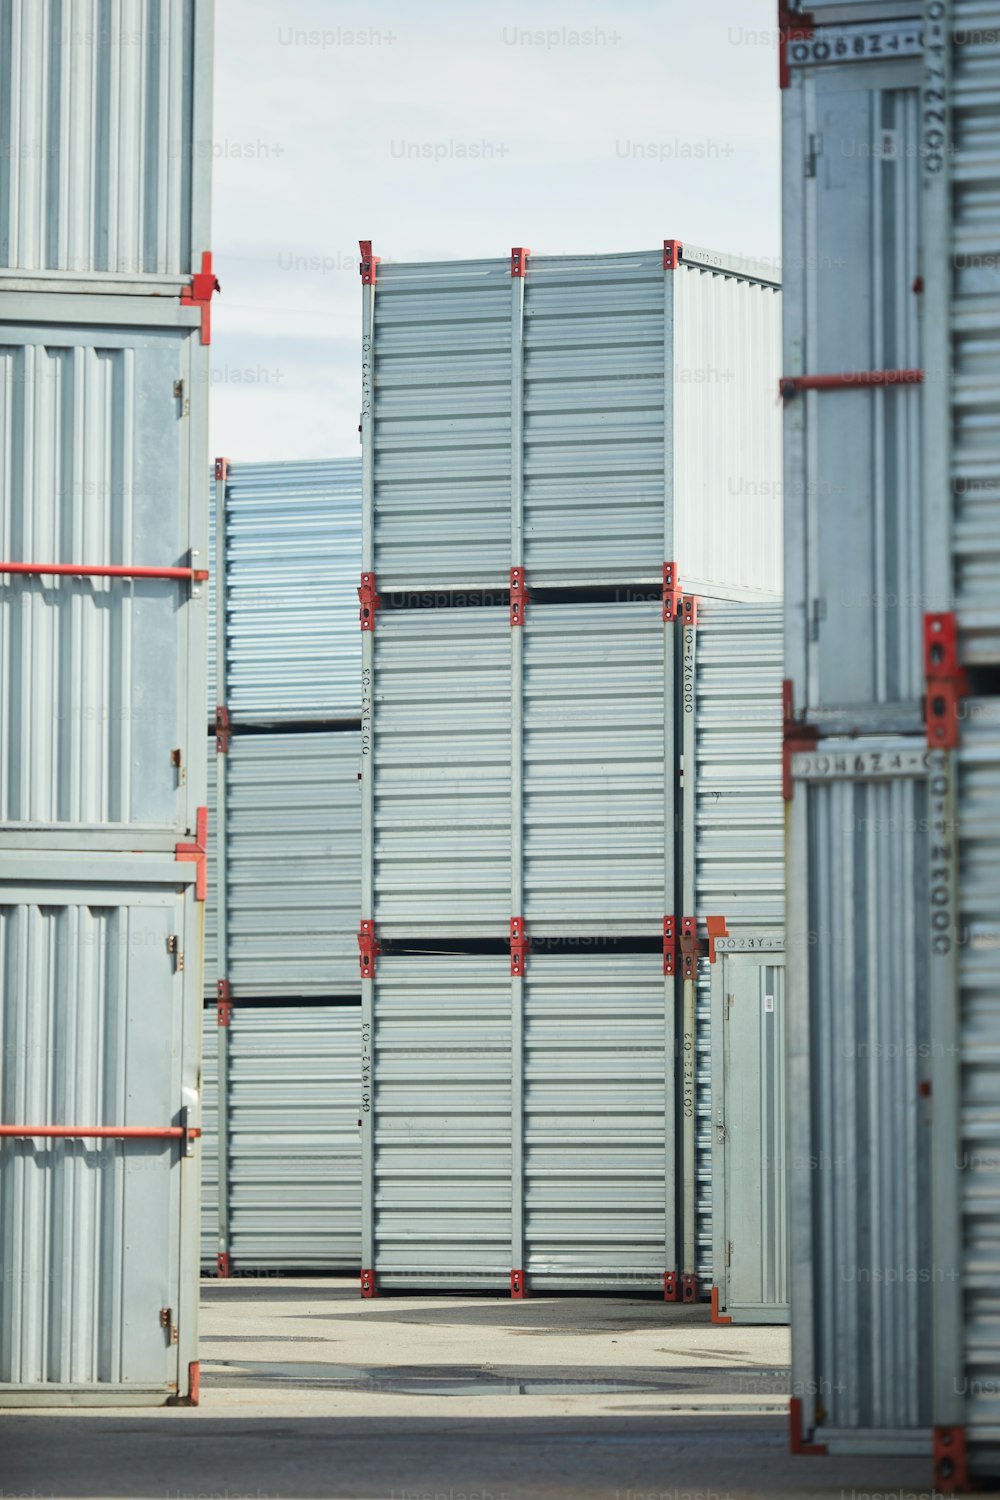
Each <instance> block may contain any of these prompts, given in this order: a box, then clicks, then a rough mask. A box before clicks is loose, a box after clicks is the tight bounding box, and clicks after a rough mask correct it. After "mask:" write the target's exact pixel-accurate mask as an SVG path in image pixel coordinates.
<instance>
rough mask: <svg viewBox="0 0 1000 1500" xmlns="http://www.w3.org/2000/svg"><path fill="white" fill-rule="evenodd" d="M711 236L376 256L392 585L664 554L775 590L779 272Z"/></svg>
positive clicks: (543, 575) (582, 573)
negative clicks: (458, 255)
mask: <svg viewBox="0 0 1000 1500" xmlns="http://www.w3.org/2000/svg"><path fill="white" fill-rule="evenodd" d="M698 255H699V256H700V258H694V259H692V260H691V263H690V264H688V263H687V262H685V263H684V265H683V266H682V268H681V270H680V271H679V272H677V273H675V272H672V271H665V270H664V266H663V260H664V256H663V250H662V248H661V249H659V250H655V251H652V250H649V251H642V252H636V253H632V254H627V255H597V256H562V257H551V256H531V257H529V260H528V269H527V274H526V276H525V277H524V278H523V280H522V278H519V277H511V275H510V264H509V261H507V260H506V259H505V260H503V261H499V260H497V261H494V260H486V261H469V262H456V263H454V264H448V263H443V264H433V265H401V264H386V265H382V266H380V267H379V268H378V273H377V281H376V285H375V297H374V315H373V317H374V321H373V329H374V333H373V358H372V368H373V372H374V405H373V408H372V416H373V421H372V422H371V423H370V424H368V423H367V422H365V421H364V418H365V416H366V415H367V411H365V412H363V426H364V427H365V437H364V441H365V443H366V444H367V445H369V446H370V451H371V458H372V465H373V498H372V505H373V511H372V514H371V515H369V516H368V517H367V518H366V522H365V524H366V525H367V526H369V527H370V533H369V534H370V537H371V542H372V558H373V566H374V569H375V573H376V577H377V579H378V582H379V584H380V586H381V587H382V588H384V589H411V590H420V589H435V588H478V587H487V588H488V587H494V588H503V587H505V586H506V584H507V581H508V570H509V568H510V567H511V566H514V565H520V564H521V563H522V562H523V563H524V565H525V566H526V568H527V574H528V578H529V581H530V582H532V583H534V584H536V585H541V584H558V585H567V584H582V583H605V584H606V583H616V582H617V583H622V582H629V583H639V582H647V583H654V584H658V583H659V582H660V579H661V576H662V564H663V562H664V560H665V559H667V560H673V561H675V562H678V563H679V565H680V568H681V572H682V576H683V578H684V579H685V581H687V580H688V577H689V575H690V578H691V581H692V582H693V584H695V585H697V586H699V587H708V586H711V587H713V588H715V589H716V590H717V591H718V590H720V589H721V590H723V591H728V592H733V591H735V592H736V593H737V594H744V593H746V591H747V590H748V589H749V591H750V593H751V594H754V593H757V592H760V591H762V590H763V591H768V590H770V591H772V592H776V591H777V590H778V588H779V587H780V579H779V571H780V569H779V548H780V509H781V506H780V447H779V439H778V419H777V413H776V412H775V410H774V408H773V405H772V404H771V401H770V398H768V397H766V395H765V392H766V391H767V390H773V389H774V384H775V382H776V380H777V377H778V374H779V368H778V357H777V356H778V349H777V332H776V331H777V326H778V318H779V302H778V298H777V296H776V294H775V289H774V287H773V285H767V286H765V285H762V284H760V283H759V282H758V281H756V280H754V279H753V278H754V277H755V276H759V275H761V274H764V275H766V276H767V278H768V280H769V281H770V280H772V278H771V277H770V273H762V272H761V271H760V268H751V269H748V270H746V272H745V274H744V271H743V270H742V269H740V268H739V263H737V262H734V261H732V260H730V259H728V258H726V257H723V256H712V255H709V254H708V253H707V252H698ZM370 290H371V289H370V288H366V295H367V294H369V293H370ZM522 291H523V308H522V304H521V297H522ZM744 304H745V306H744ZM675 329H676V330H677V331H676V344H675ZM682 329H683V330H684V331H683V333H682V331H681V330H682ZM748 339H751V340H753V341H754V347H753V348H752V349H748V348H747V347H746V342H747V340H748ZM522 356H523V378H522ZM761 379H763V384H762V385H761V384H759V383H758V382H759V381H760V380H761ZM723 390H724V394H720V393H722V392H723ZM696 391H700V392H701V394H700V395H697V394H695V392H696ZM716 397H718V399H716ZM522 478H523V518H522V514H521V508H522V494H521V481H522ZM751 488H752V489H753V491H754V493H753V496H752V497H750V496H749V494H748V491H749V489H751ZM522 520H523V526H522ZM570 521H571V522H572V524H570ZM522 540H523V548H524V556H523V558H522V557H521V555H520V544H521V541H522ZM685 548H689V549H690V556H688V555H687V553H686V551H685Z"/></svg>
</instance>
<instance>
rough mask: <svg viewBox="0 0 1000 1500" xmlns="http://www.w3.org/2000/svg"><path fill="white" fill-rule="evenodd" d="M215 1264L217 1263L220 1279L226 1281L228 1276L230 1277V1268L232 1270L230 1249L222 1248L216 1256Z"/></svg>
mask: <svg viewBox="0 0 1000 1500" xmlns="http://www.w3.org/2000/svg"><path fill="white" fill-rule="evenodd" d="M215 1265H216V1269H217V1271H218V1274H219V1280H220V1281H226V1280H228V1278H229V1270H230V1260H229V1251H228V1250H220V1251H219V1253H218V1255H217V1256H216V1257H215Z"/></svg>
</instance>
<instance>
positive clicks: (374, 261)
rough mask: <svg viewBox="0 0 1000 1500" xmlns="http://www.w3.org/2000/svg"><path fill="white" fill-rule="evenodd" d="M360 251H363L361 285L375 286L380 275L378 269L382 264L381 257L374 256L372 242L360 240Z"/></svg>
mask: <svg viewBox="0 0 1000 1500" xmlns="http://www.w3.org/2000/svg"><path fill="white" fill-rule="evenodd" d="M358 249H359V250H360V251H361V265H360V267H359V269H360V271H361V284H362V285H363V286H374V285H375V278H376V276H377V275H378V267H379V266H380V265H381V264H382V260H381V257H380V256H378V255H373V254H372V242H371V240H358Z"/></svg>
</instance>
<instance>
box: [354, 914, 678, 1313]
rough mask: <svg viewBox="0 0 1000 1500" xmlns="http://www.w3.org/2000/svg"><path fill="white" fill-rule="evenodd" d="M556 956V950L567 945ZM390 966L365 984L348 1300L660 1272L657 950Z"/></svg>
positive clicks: (663, 1040) (667, 1158) (423, 958)
mask: <svg viewBox="0 0 1000 1500" xmlns="http://www.w3.org/2000/svg"><path fill="white" fill-rule="evenodd" d="M567 946H569V945H567ZM572 947H573V950H574V951H572V952H567V951H562V950H559V951H555V952H547V953H545V954H542V953H537V954H533V955H532V956H531V957H529V958H528V959H527V961H526V965H525V967H524V972H523V975H516V974H515V975H512V973H511V968H512V965H511V960H510V957H509V955H506V954H505V955H486V954H478V955H477V954H468V953H454V954H451V955H449V954H447V953H441V954H440V955H436V956H432V955H428V954H419V955H405V954H399V955H396V954H393V955H385V956H381V957H377V958H376V959H375V977H374V979H368V980H366V981H365V987H366V992H367V993H366V995H365V998H364V1003H363V1009H362V1019H361V1034H362V1078H363V1092H362V1121H363V1125H362V1141H363V1173H362V1181H363V1198H364V1218H363V1248H362V1264H363V1267H364V1270H363V1272H362V1287H363V1290H368V1291H371V1290H372V1289H373V1287H374V1286H375V1285H378V1286H381V1287H385V1288H390V1287H400V1288H401V1287H410V1288H414V1289H430V1288H437V1289H440V1288H444V1289H447V1288H450V1287H451V1288H456V1289H457V1288H463V1289H482V1290H496V1291H499V1290H503V1291H506V1292H512V1293H513V1295H515V1296H520V1295H524V1293H525V1290H526V1288H534V1289H537V1290H552V1291H555V1290H574V1289H584V1288H591V1289H597V1288H600V1289H604V1290H628V1289H636V1288H647V1289H650V1290H656V1291H658V1292H660V1293H661V1294H662V1293H663V1291H664V1278H665V1276H666V1275H668V1274H669V1275H670V1276H671V1277H673V1278H674V1279H675V1280H676V1265H677V1260H676V1246H675V1234H676V1230H675V1218H676V1209H675V1202H674V1181H675V1179H674V1149H675V1143H674V1128H673V1120H674V1099H673V1092H674V1086H673V1076H674V985H673V980H672V979H671V978H668V977H666V976H665V975H664V972H663V961H662V958H661V957H660V955H659V954H658V953H641V954H639V953H609V952H602V951H601V946H600V942H599V941H591V940H587V939H581V940H575V941H573V942H572Z"/></svg>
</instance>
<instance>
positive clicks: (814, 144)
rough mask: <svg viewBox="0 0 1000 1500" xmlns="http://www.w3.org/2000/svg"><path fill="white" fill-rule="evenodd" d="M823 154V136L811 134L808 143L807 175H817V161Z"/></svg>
mask: <svg viewBox="0 0 1000 1500" xmlns="http://www.w3.org/2000/svg"><path fill="white" fill-rule="evenodd" d="M822 155H823V137H822V136H821V135H816V134H814V135H810V137H809V139H808V141H807V143H806V176H807V177H815V176H816V162H817V160H818V158H819V157H821V156H822Z"/></svg>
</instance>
